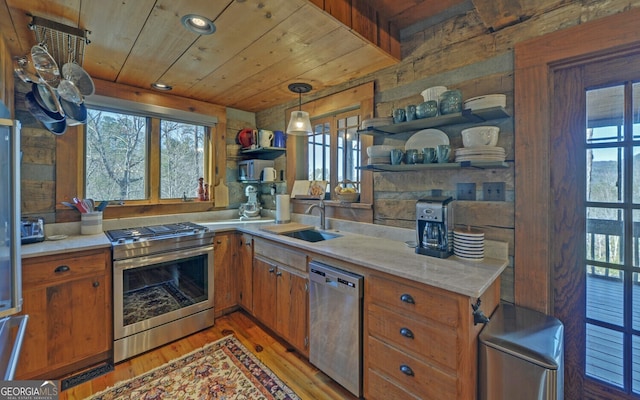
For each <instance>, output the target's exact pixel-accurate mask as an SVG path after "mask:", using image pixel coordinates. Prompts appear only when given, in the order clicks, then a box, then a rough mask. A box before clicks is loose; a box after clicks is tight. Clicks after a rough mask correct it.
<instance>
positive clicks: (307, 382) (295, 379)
mask: <svg viewBox="0 0 640 400" xmlns="http://www.w3.org/2000/svg"><path fill="white" fill-rule="evenodd" d="M229 333H233V334H234V335H235V337H236V338H238V339H239V340H240V341H241V342H242V344H243V345H244V346H245V347H246V348H247V349H249V350H250V351H251V352H252V353H253V354H255V355H256V356H257V357H258V359H260V361H262V362H263V363H264V364H265V365H266V366H267V367H269V369H271V370H272V371H273V372H274V373H275V374H276V375H277V376H278V377H279V378H280V379H282V381H283V382H284V383H285V384H287V385H288V386H289V387H290V388H291V389H293V391H295V392H296V394H297V395H298V396H300V398H301V399H303V400H306V399H313V400H336V399H348V400H355V399H356V397H355V396H353V395H352V394H351V393H349V392H348V391H346V390H345V389H344V388H342V387H341V386H340V385H338V384H337V383H335V382H334V381H333V380H331V379H330V378H329V377H327V376H326V375H325V374H323V373H322V372H320V371H319V370H318V369H317V368H316V367H314V366H313V365H311V364H310V363H309V362H308V361H307V360H305V359H304V358H303V357H302V356H301V355H300V354H298V353H297V352H295V351H290V350H289V349H288V347H287V346H285V345H284V344H283V343H282V342H280V341H278V340H277V339H275V338H274V337H273V336H272V335H271V334H270V333H269V332H267V331H265V330H264V329H263V328H262V327H261V326H259V325H257V324H256V323H255V322H254V320H253V319H251V318H250V317H249V316H247V314H245V313H244V312H243V311H236V312H233V313H231V314H228V315H225V316H223V317H219V318H217V319H216V321H215V326H213V327H211V328H209V329H205V330H203V331H201V332H198V333H196V334H193V335H191V336H188V337H186V338H183V339H180V340H177V341H175V342H172V343H169V344H167V345H165V346H163V347H160V348H158V349H155V350H152V351H149V352H147V353H144V354H141V355H139V356H137V357H134V358H132V359H129V360H127V361H124V362H121V363H119V364H117V365H116V366H115V369H114V371H112V372H110V373H108V374H105V375H102V376H100V377H97V378H95V379H93V380H91V381H88V382H85V383H83V384H80V385H78V386H75V387H72V388H70V389H68V390H65V391H63V392H62V393H61V394H60V400H67V399H68V400H72V399H84V398H86V397H88V396H90V395H91V394H93V393H97V392H99V391H101V390H103V389H105V388H107V387H110V386H113V385H115V384H116V383H117V382H120V381H123V380H127V379H129V378H133V377H134V376H137V375H140V374H142V373H144V372H146V371H149V370H151V369H153V368H155V367H158V366H160V365H162V364H164V363H166V362H168V361H170V360H173V359H175V358H178V357H180V356H181V355H183V354H186V353H189V352H191V351H192V350H195V349H197V348H200V347H202V346H204V345H206V344H207V343H210V342H213V341H216V340H218V339H220V338H222V337H224V336H226V335H228V334H229ZM259 348H261V349H262V351H257V350H256V349H259Z"/></svg>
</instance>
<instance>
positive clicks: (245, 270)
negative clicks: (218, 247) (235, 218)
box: [236, 233, 253, 313]
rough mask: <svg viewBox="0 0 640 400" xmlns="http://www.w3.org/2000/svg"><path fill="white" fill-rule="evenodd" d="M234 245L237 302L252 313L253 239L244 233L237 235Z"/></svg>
mask: <svg viewBox="0 0 640 400" xmlns="http://www.w3.org/2000/svg"><path fill="white" fill-rule="evenodd" d="M236 245H237V246H238V247H237V248H236V285H237V296H238V297H237V302H238V304H239V305H240V306H241V307H242V308H244V309H245V310H247V311H248V312H249V313H253V276H252V274H253V238H252V236H251V235H248V234H246V233H238V234H237V237H236Z"/></svg>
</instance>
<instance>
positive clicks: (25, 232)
mask: <svg viewBox="0 0 640 400" xmlns="http://www.w3.org/2000/svg"><path fill="white" fill-rule="evenodd" d="M20 238H21V243H22V244H28V243H36V242H42V241H43V240H44V218H41V217H22V219H21V220H20Z"/></svg>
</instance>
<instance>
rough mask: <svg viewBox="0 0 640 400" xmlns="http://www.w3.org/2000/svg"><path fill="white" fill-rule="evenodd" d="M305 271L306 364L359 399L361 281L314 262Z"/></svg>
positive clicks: (343, 272) (360, 387)
mask: <svg viewBox="0 0 640 400" xmlns="http://www.w3.org/2000/svg"><path fill="white" fill-rule="evenodd" d="M309 270H310V272H311V273H310V274H309V280H310V282H311V285H310V288H309V342H310V343H309V361H311V363H312V364H313V365H315V366H316V367H318V368H319V369H320V370H321V371H322V372H324V373H325V374H327V375H329V376H330V377H331V378H332V379H333V380H335V381H336V382H338V383H339V384H340V385H342V386H344V387H345V388H346V389H347V390H349V391H350V392H351V393H353V394H354V395H356V396H358V397H361V395H362V292H363V286H362V281H363V278H362V276H360V275H356V274H353V273H351V272H347V271H343V270H340V269H337V268H334V267H331V266H329V265H326V264H322V263H319V262H317V261H312V262H311V263H309Z"/></svg>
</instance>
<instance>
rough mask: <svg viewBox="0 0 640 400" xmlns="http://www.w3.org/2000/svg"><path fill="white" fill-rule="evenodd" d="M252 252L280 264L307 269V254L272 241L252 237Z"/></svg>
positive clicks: (301, 269)
mask: <svg viewBox="0 0 640 400" xmlns="http://www.w3.org/2000/svg"><path fill="white" fill-rule="evenodd" d="M253 252H254V254H260V255H262V256H264V257H267V258H270V259H272V260H273V261H276V262H279V263H280V264H284V265H287V266H289V267H292V268H295V269H298V270H300V271H306V270H307V256H306V255H305V254H304V253H300V252H297V251H295V250H292V249H289V248H287V247H283V246H278V245H277V244H274V243H272V242H269V241H266V240H262V239H259V238H254V239H253Z"/></svg>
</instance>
